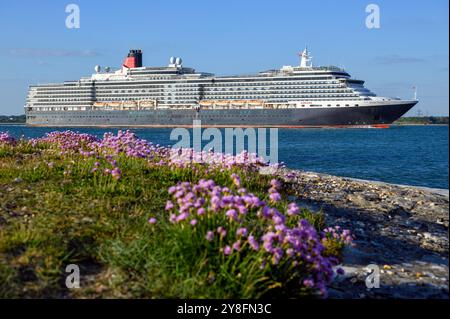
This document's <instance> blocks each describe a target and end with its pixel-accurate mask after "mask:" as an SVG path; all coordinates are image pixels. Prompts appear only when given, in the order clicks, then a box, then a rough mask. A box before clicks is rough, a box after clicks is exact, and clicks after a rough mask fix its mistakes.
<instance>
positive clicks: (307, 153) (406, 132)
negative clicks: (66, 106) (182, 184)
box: [0, 125, 449, 189]
mask: <svg viewBox="0 0 450 319" xmlns="http://www.w3.org/2000/svg"><path fill="white" fill-rule="evenodd" d="M54 130H56V129H55V128H41V127H27V126H24V125H0V132H1V131H9V132H10V133H11V134H13V135H15V136H17V137H19V136H22V135H24V136H26V137H40V136H42V135H44V134H45V133H46V132H50V131H54ZM73 130H74V131H79V132H86V133H90V134H94V135H98V136H101V135H102V134H103V133H104V132H107V131H113V132H116V131H117V129H113V128H108V129H103V128H74V129H73ZM132 131H134V132H135V133H136V134H137V135H138V136H139V137H141V138H145V139H147V140H150V141H152V142H154V143H159V144H161V145H173V144H174V143H175V142H176V141H171V140H170V132H171V130H170V129H148V128H145V129H132ZM448 133H449V132H448V126H393V127H391V128H390V129H279V131H278V147H279V151H278V158H279V161H282V162H284V163H285V164H286V165H287V166H288V167H290V168H296V169H303V170H307V171H315V172H322V173H328V174H333V175H339V176H348V177H355V178H360V179H368V180H378V181H384V182H389V183H396V184H405V185H417V186H426V187H433V188H445V189H448ZM206 143H207V141H205V142H204V144H206ZM204 144H203V145H204Z"/></svg>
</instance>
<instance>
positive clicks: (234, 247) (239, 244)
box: [233, 240, 241, 251]
mask: <svg viewBox="0 0 450 319" xmlns="http://www.w3.org/2000/svg"><path fill="white" fill-rule="evenodd" d="M233 249H234V250H236V251H239V250H241V242H240V241H239V240H238V241H236V242H234V243H233Z"/></svg>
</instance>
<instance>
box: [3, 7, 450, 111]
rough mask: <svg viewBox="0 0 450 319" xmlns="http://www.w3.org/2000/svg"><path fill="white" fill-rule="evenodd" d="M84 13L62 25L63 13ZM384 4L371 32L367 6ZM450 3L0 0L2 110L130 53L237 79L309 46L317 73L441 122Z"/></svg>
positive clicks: (293, 60)
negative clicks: (73, 8)
mask: <svg viewBox="0 0 450 319" xmlns="http://www.w3.org/2000/svg"><path fill="white" fill-rule="evenodd" d="M70 3H75V4H77V5H78V6H79V7H80V14H81V20H80V22H81V23H80V28H79V29H67V28H66V27H65V20H66V17H67V15H68V14H67V13H66V12H65V7H66V5H68V4H70ZM370 3H375V4H377V5H378V6H379V7H380V17H381V27H380V28H379V29H368V28H366V26H365V19H366V16H367V15H368V13H366V12H365V8H366V6H367V5H368V4H370ZM448 10H449V8H448V1H447V0H429V1H417V0H415V1H410V0H388V1H386V0H383V1H381V0H369V1H359V0H346V1H335V0H315V1H301V0H292V1H291V0H277V1H274V0H271V1H264V0H247V1H244V0H227V1H223V0H215V1H213V0H190V1H178V0H170V1H140V0H134V1H106V0H105V1H101V0H97V1H92V0H91V1H84V0H83V1H80V0H70V1H55V0H40V1H31V0H30V1H4V0H3V1H0V29H1V30H2V31H1V33H0V69H1V74H0V93H1V95H2V103H0V114H21V113H23V105H24V101H25V98H26V93H27V87H28V85H29V84H34V83H46V82H59V81H64V80H74V79H78V78H80V77H81V76H88V75H90V74H91V73H92V72H93V67H94V65H95V64H100V65H102V66H107V65H108V66H113V67H118V66H120V65H121V63H122V61H123V57H124V56H125V55H126V53H127V52H128V49H130V48H141V49H142V50H143V52H144V57H143V61H144V64H145V65H149V66H150V65H153V66H154V65H166V64H167V63H168V59H169V57H170V56H180V57H182V58H183V62H184V65H185V66H190V67H194V68H195V69H197V70H198V71H206V72H212V73H216V74H219V75H222V74H242V73H253V72H258V71H262V70H265V69H269V68H279V67H281V66H282V65H297V64H298V57H297V55H296V53H297V52H298V51H299V50H301V49H303V48H304V46H305V44H307V45H308V47H309V49H310V50H311V52H312V55H313V56H314V59H313V61H314V63H315V64H316V65H328V64H334V65H337V66H342V67H345V68H346V69H347V71H348V72H349V73H350V74H351V75H352V76H353V77H355V78H359V79H363V80H365V81H366V86H367V87H368V88H369V89H371V90H372V91H374V92H375V93H377V94H378V95H385V96H398V97H402V98H412V96H413V92H412V86H413V85H416V86H417V87H418V98H419V100H420V103H419V104H418V105H417V106H415V107H414V108H413V110H412V111H411V112H410V115H415V114H417V111H418V110H421V112H422V113H423V114H429V115H448V111H449V104H448V100H449V97H448V91H449V83H448V78H449V68H448V58H449V57H448V48H449V42H448V36H449V35H448V27H449V25H448Z"/></svg>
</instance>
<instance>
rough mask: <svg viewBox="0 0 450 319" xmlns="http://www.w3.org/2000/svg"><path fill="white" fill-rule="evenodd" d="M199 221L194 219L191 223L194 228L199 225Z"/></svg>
mask: <svg viewBox="0 0 450 319" xmlns="http://www.w3.org/2000/svg"><path fill="white" fill-rule="evenodd" d="M197 222H198V221H197V220H196V219H193V220H191V222H190V224H191V225H192V226H195V225H197Z"/></svg>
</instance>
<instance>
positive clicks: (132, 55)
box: [123, 50, 142, 68]
mask: <svg viewBox="0 0 450 319" xmlns="http://www.w3.org/2000/svg"><path fill="white" fill-rule="evenodd" d="M123 66H124V67H126V68H139V67H141V66H142V51H141V50H130V52H129V53H128V55H127V57H126V58H125V61H124V62H123Z"/></svg>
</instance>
